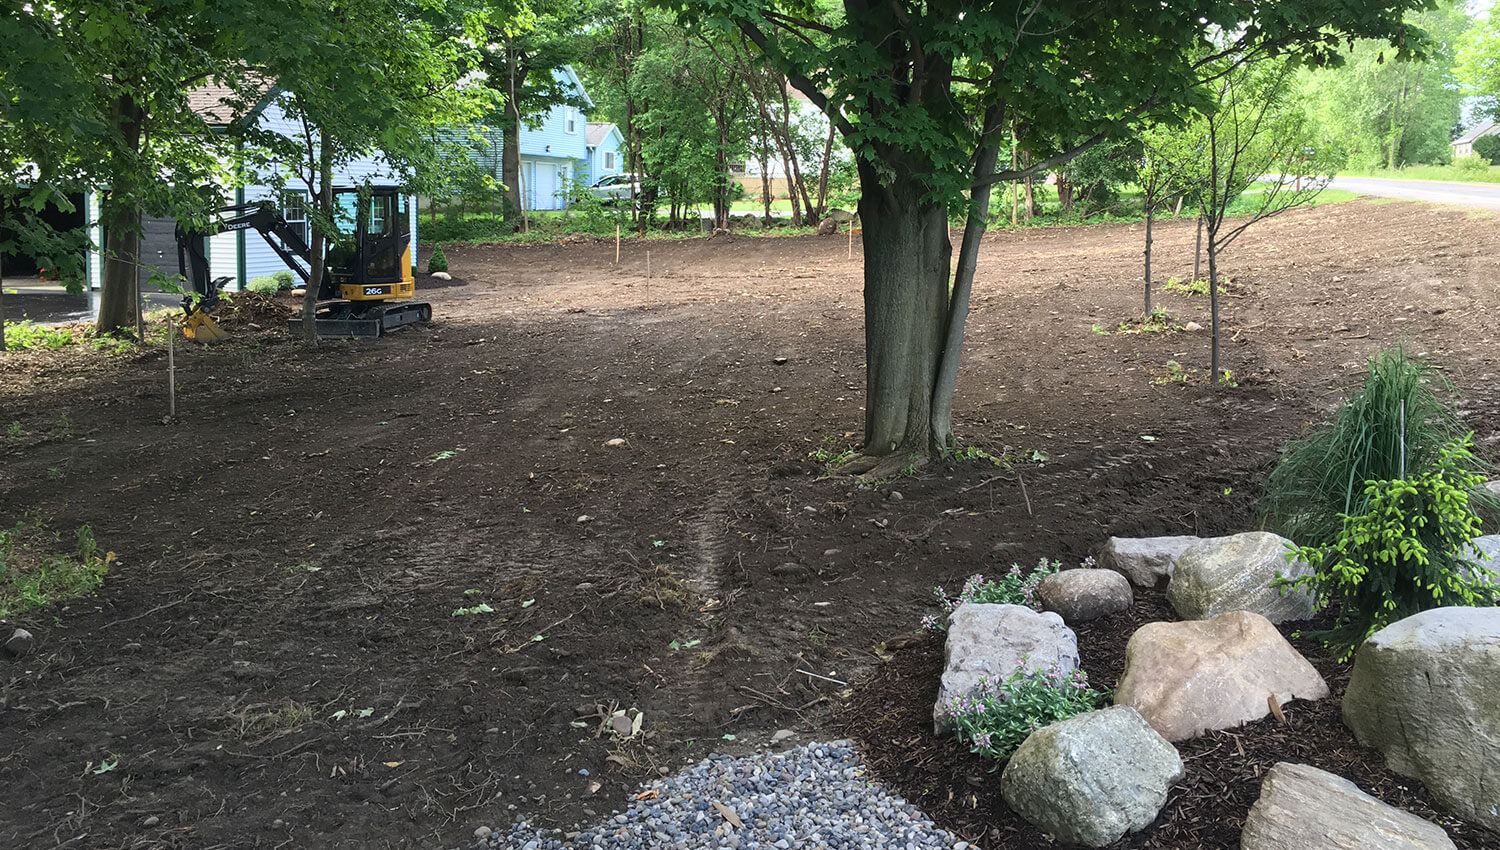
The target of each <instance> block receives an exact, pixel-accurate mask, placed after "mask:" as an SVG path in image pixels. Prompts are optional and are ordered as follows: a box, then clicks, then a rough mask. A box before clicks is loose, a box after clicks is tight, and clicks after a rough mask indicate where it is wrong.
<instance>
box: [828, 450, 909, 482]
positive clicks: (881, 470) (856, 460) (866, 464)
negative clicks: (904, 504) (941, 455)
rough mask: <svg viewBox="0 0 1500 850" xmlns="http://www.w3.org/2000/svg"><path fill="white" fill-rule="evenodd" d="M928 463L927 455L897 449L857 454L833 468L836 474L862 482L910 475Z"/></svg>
mask: <svg viewBox="0 0 1500 850" xmlns="http://www.w3.org/2000/svg"><path fill="white" fill-rule="evenodd" d="M926 465H927V455H925V454H922V453H914V452H902V451H896V452H892V453H891V454H888V455H866V454H857V455H855V456H854V457H852V458H850V459H849V460H847V461H844V462H843V463H841V464H839V465H838V467H836V468H835V469H833V470H832V472H833V474H834V475H848V476H850V477H854V478H858V479H860V481H862V482H870V481H879V480H881V479H884V478H891V477H893V476H896V475H903V474H904V475H910V474H911V473H913V472H915V471H917V470H919V469H921V468H923V467H925V466H926Z"/></svg>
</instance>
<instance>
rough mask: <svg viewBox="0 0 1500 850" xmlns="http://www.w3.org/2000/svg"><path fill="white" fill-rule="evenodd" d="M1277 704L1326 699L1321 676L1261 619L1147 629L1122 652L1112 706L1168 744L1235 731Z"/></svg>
mask: <svg viewBox="0 0 1500 850" xmlns="http://www.w3.org/2000/svg"><path fill="white" fill-rule="evenodd" d="M1273 696H1274V697H1275V699H1276V701H1277V703H1278V704H1285V703H1288V702H1291V701H1292V700H1294V699H1309V700H1316V699H1322V698H1323V697H1326V696H1328V684H1327V683H1326V682H1324V681H1323V677H1322V676H1320V675H1318V671H1317V670H1315V669H1313V666H1312V665H1311V664H1309V663H1308V662H1307V659H1305V658H1303V657H1302V656H1301V655H1300V654H1299V653H1298V652H1297V650H1295V649H1293V648H1292V645H1291V644H1289V643H1287V641H1286V638H1284V637H1282V636H1281V632H1278V631H1277V630H1276V627H1275V626H1273V625H1271V623H1270V621H1269V620H1267V619H1266V618H1265V617H1262V616H1261V615H1259V614H1254V613H1251V612H1248V611H1234V612H1231V613H1228V614H1221V615H1219V616H1218V617H1215V618H1214V619H1212V620H1189V621H1185V622H1180V623H1147V624H1146V625H1144V626H1141V627H1140V628H1139V629H1137V630H1136V632H1135V634H1133V635H1131V636H1130V642H1129V643H1128V644H1126V646H1125V673H1124V675H1122V676H1121V677H1120V685H1119V687H1118V688H1116V689H1115V704H1116V705H1128V706H1131V707H1133V708H1135V710H1136V711H1139V712H1140V713H1141V716H1142V717H1144V718H1145V719H1146V722H1148V723H1150V724H1151V725H1152V727H1154V728H1155V729H1156V731H1158V732H1160V733H1161V734H1162V736H1163V737H1165V738H1166V739H1167V740H1169V741H1185V740H1187V739H1189V738H1195V737H1197V736H1198V735H1201V734H1203V733H1204V732H1206V731H1208V730H1210V729H1232V728H1234V727H1235V726H1239V725H1240V724H1242V723H1248V722H1250V721H1252V720H1259V719H1260V718H1262V717H1265V716H1266V715H1267V714H1270V713H1271V707H1270V705H1269V703H1268V702H1267V697H1273Z"/></svg>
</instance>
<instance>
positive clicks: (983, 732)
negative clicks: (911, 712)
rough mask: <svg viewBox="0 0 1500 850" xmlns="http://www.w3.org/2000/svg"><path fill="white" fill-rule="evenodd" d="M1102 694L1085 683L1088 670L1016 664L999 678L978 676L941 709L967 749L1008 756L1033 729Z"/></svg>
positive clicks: (1085, 707)
mask: <svg viewBox="0 0 1500 850" xmlns="http://www.w3.org/2000/svg"><path fill="white" fill-rule="evenodd" d="M1103 699H1104V694H1103V693H1101V692H1100V691H1096V690H1094V689H1092V688H1090V687H1089V681H1088V674H1087V673H1085V672H1084V671H1082V670H1073V671H1072V672H1070V673H1063V672H1062V671H1061V670H1059V669H1058V668H1057V667H1056V665H1054V666H1053V667H1052V668H1051V669H1049V670H1027V669H1024V668H1023V669H1020V670H1017V671H1016V672H1015V673H1014V674H1013V675H1011V677H1010V678H1008V679H1006V680H1005V681H1004V682H994V681H991V680H988V679H980V680H979V685H978V686H977V687H976V688H974V689H973V690H971V691H969V692H967V693H964V694H960V695H958V696H956V697H954V698H952V699H951V700H949V701H948V704H947V705H945V706H943V712H944V713H945V714H946V715H947V716H948V717H949V718H950V719H952V721H953V726H954V731H955V733H956V734H957V735H958V738H959V740H961V741H965V742H967V743H968V744H969V749H970V751H971V752H973V753H976V754H978V755H982V756H989V757H990V758H994V759H1008V758H1010V757H1011V755H1012V754H1013V753H1015V751H1016V748H1017V747H1019V746H1021V742H1022V741H1025V740H1026V736H1028V735H1030V734H1031V733H1032V732H1035V731H1036V730H1037V729H1040V728H1042V727H1043V726H1048V725H1051V724H1053V723H1057V722H1058V721H1061V720H1067V719H1068V718H1069V717H1073V716H1075V715H1079V714H1083V713H1084V712H1086V711H1093V710H1094V709H1095V708H1097V707H1098V706H1099V704H1100V702H1102V701H1103Z"/></svg>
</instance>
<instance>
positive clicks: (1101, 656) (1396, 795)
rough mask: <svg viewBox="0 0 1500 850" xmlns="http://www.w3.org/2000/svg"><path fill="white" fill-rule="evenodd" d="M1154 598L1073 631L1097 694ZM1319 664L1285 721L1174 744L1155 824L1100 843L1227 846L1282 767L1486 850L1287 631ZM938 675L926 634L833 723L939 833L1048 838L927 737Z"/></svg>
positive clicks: (974, 838) (964, 756)
mask: <svg viewBox="0 0 1500 850" xmlns="http://www.w3.org/2000/svg"><path fill="white" fill-rule="evenodd" d="M1173 619H1176V618H1175V617H1174V616H1172V614H1171V611H1170V608H1169V607H1168V606H1167V604H1166V601H1165V599H1164V598H1163V596H1162V594H1160V593H1154V592H1150V591H1147V592H1139V591H1138V592H1137V601H1136V605H1135V607H1134V608H1133V609H1131V610H1129V611H1124V612H1121V613H1119V614H1115V615H1112V616H1109V617H1104V618H1101V619H1099V620H1096V621H1094V622H1092V623H1087V624H1084V625H1083V626H1080V627H1078V628H1077V632H1078V646H1079V650H1080V653H1081V656H1082V663H1083V667H1084V669H1085V670H1087V671H1088V674H1089V682H1090V683H1091V684H1092V685H1093V686H1094V687H1096V688H1103V687H1109V688H1113V687H1114V686H1115V684H1116V683H1117V682H1118V680H1119V676H1120V674H1121V673H1122V672H1123V670H1124V659H1125V644H1126V643H1127V642H1128V641H1129V640H1130V635H1131V634H1133V633H1134V632H1135V630H1136V629H1137V628H1139V627H1140V626H1141V625H1143V624H1145V623H1147V622H1150V621H1153V620H1173ZM1282 631H1283V634H1285V635H1286V636H1287V638H1288V639H1289V640H1291V641H1292V643H1293V645H1294V646H1296V648H1297V650H1298V651H1299V652H1301V653H1302V654H1303V655H1304V656H1306V657H1307V659H1308V660H1309V661H1311V662H1312V663H1313V665H1314V666H1315V667H1317V668H1318V672H1319V673H1321V674H1322V675H1323V677H1324V678H1325V679H1326V680H1327V681H1328V686H1329V688H1330V689H1331V690H1332V694H1331V695H1330V696H1328V697H1326V698H1324V699H1321V700H1318V701H1316V702H1305V701H1300V700H1299V701H1294V702H1291V703H1288V704H1287V705H1286V706H1285V708H1284V712H1283V713H1284V714H1285V715H1286V723H1285V724H1283V723H1282V722H1281V721H1279V720H1277V719H1275V718H1271V717H1268V718H1266V719H1264V720H1260V721H1257V722H1254V723H1247V724H1245V725H1243V726H1241V727H1239V728H1237V729H1232V730H1225V731H1220V732H1210V733H1209V734H1207V735H1204V736H1202V737H1199V738H1195V739H1193V740H1190V741H1184V742H1181V743H1179V744H1178V745H1177V749H1178V752H1179V753H1181V754H1182V760H1183V763H1184V765H1185V766H1186V768H1187V776H1186V777H1185V778H1184V779H1183V780H1182V781H1181V782H1179V783H1178V784H1177V785H1176V787H1174V788H1173V789H1172V792H1171V795H1170V796H1169V797H1168V798H1167V803H1166V805H1165V806H1164V807H1163V808H1162V810H1161V814H1160V815H1158V816H1157V818H1156V821H1155V822H1154V823H1153V824H1151V825H1150V826H1148V827H1147V828H1146V829H1144V830H1142V831H1141V832H1138V833H1135V834H1134V835H1127V836H1126V837H1124V838H1123V839H1121V840H1120V841H1118V842H1116V843H1114V844H1112V845H1110V847H1113V848H1120V850H1124V848H1130V850H1145V848H1152V850H1166V848H1184V847H1237V846H1239V835H1240V829H1241V828H1242V827H1243V826H1244V823H1245V818H1246V816H1247V815H1248V814H1249V812H1250V807H1251V806H1252V805H1254V804H1255V801H1256V799H1258V798H1259V797H1260V783H1261V778H1262V777H1264V776H1265V774H1266V771H1268V770H1270V769H1271V767H1272V765H1274V764H1276V763H1277V762H1282V761H1289V762H1296V763H1301V764H1310V765H1313V766H1315V767H1318V768H1321V769H1323V770H1327V771H1329V772H1331V773H1336V774H1338V775H1339V776H1343V777H1345V778H1347V779H1349V780H1350V781H1352V782H1354V783H1355V784H1357V785H1358V786H1359V787H1360V788H1361V789H1363V790H1364V791H1366V792H1367V793H1369V794H1371V795H1373V796H1375V797H1378V798H1379V799H1381V800H1383V801H1385V802H1386V803H1389V804H1390V805H1393V806H1396V807H1397V808H1401V809H1405V810H1406V811H1408V812H1411V813H1413V814H1415V815H1417V816H1418V817H1422V818H1426V819H1427V820H1430V821H1432V822H1434V823H1436V824H1438V825H1440V826H1442V827H1443V829H1445V830H1446V831H1447V832H1448V835H1449V836H1450V837H1451V838H1452V839H1453V843H1454V844H1456V845H1457V846H1458V847H1459V848H1462V850H1470V848H1472V849H1473V850H1479V848H1494V847H1495V846H1496V842H1495V839H1494V837H1493V836H1491V835H1489V834H1488V833H1486V832H1485V831H1484V830H1482V829H1481V828H1479V827H1477V826H1474V825H1472V824H1469V823H1467V822H1465V821H1462V820H1459V819H1457V818H1454V817H1452V816H1451V815H1448V814H1445V813H1443V812H1442V811H1441V810H1440V809H1438V808H1437V807H1436V806H1435V805H1434V804H1433V802H1432V801H1431V798H1430V797H1429V796H1428V795H1427V793H1426V791H1425V790H1424V789H1423V788H1422V787H1421V784H1420V783H1419V782H1417V781H1416V780H1413V779H1407V778H1404V777H1401V776H1397V775H1396V774H1394V773H1392V772H1391V771H1390V770H1388V769H1387V768H1386V766H1385V760H1384V759H1383V758H1382V757H1381V755H1380V753H1379V752H1378V751H1376V750H1372V749H1369V748H1367V747H1363V746H1361V745H1360V744H1359V743H1358V742H1357V741H1355V740H1354V736H1353V734H1351V733H1350V732H1349V730H1348V728H1346V727H1345V726H1344V723H1343V719H1342V712H1341V710H1340V705H1341V703H1342V700H1343V694H1344V689H1345V687H1346V686H1347V685H1348V682H1349V665H1347V664H1339V663H1338V662H1336V661H1334V660H1333V659H1332V658H1330V657H1329V656H1328V654H1327V653H1326V652H1325V651H1324V650H1323V648H1322V647H1321V646H1319V645H1318V644H1317V643H1314V642H1311V641H1307V640H1304V639H1301V638H1295V637H1293V636H1292V632H1293V631H1294V629H1290V628H1286V627H1283V628H1282ZM942 670H943V640H942V635H940V634H932V635H929V636H928V637H927V638H926V639H925V640H923V641H922V642H920V643H919V644H917V645H915V646H912V647H910V648H908V649H905V650H903V651H901V652H899V653H898V654H897V655H896V658H895V660H893V661H890V662H888V663H886V664H885V665H883V666H882V667H880V668H879V669H878V670H876V671H874V673H872V674H871V676H870V677H869V678H868V679H866V680H864V681H863V682H861V683H858V684H856V686H855V689H854V694H853V696H852V698H851V699H850V700H849V702H848V703H847V704H846V705H845V706H844V707H843V708H842V710H841V715H840V718H839V720H840V723H841V725H842V727H843V730H844V731H845V733H846V734H848V735H849V736H850V737H852V738H854V739H856V740H857V741H859V743H860V745H861V752H862V754H863V755H864V757H865V760H866V761H867V762H868V763H869V764H870V765H871V767H872V769H873V771H874V773H875V775H876V776H877V777H878V778H880V779H881V780H882V781H884V782H886V783H887V784H889V785H890V786H891V787H892V788H893V789H894V790H895V791H897V792H898V793H900V794H901V795H903V796H904V797H906V799H907V800H909V801H910V802H912V803H915V804H916V805H917V806H918V807H919V808H921V809H922V810H923V811H925V812H926V813H927V814H928V815H929V816H930V817H931V818H932V819H933V820H934V821H936V822H937V824H938V825H939V826H943V827H946V828H947V829H948V830H950V831H951V832H953V833H954V834H955V835H957V836H959V837H960V838H962V839H964V840H966V841H968V842H970V843H971V844H974V845H976V846H979V847H983V848H986V850H1031V848H1036V847H1044V846H1050V845H1051V843H1052V842H1051V840H1050V839H1048V838H1047V837H1045V836H1044V835H1043V834H1042V833H1041V832H1039V831H1037V829H1036V828H1035V827H1033V826H1032V825H1031V824H1029V823H1027V822H1026V821H1025V820H1023V819H1021V817H1020V816H1018V815H1016V814H1015V813H1014V812H1012V811H1011V810H1010V808H1009V807H1007V806H1006V805H1005V800H1004V799H1003V798H1002V797H1001V796H1000V771H1001V769H1003V768H1004V766H1005V765H1004V763H1003V762H996V761H994V760H993V759H988V758H984V757H982V756H977V755H974V754H972V753H970V752H969V751H968V747H967V746H965V745H964V744H961V743H959V742H958V740H957V739H956V738H954V737H953V736H951V735H950V736H945V737H942V738H939V737H936V736H935V735H933V733H932V703H933V701H934V700H935V699H936V698H937V683H938V677H939V676H940V675H941V674H942Z"/></svg>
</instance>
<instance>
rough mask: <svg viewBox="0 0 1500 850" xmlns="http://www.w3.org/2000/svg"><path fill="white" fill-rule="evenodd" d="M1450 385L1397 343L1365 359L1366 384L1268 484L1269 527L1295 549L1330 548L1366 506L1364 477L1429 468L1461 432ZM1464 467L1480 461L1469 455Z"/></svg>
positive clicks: (1286, 453)
mask: <svg viewBox="0 0 1500 850" xmlns="http://www.w3.org/2000/svg"><path fill="white" fill-rule="evenodd" d="M1454 400H1455V396H1454V389H1453V385H1452V384H1451V383H1449V382H1448V380H1447V379H1446V378H1444V377H1443V376H1442V375H1441V374H1439V373H1438V372H1437V371H1435V370H1434V369H1432V368H1431V367H1429V366H1427V365H1426V364H1424V363H1422V361H1420V360H1418V359H1417V358H1416V357H1413V356H1410V355H1408V354H1407V353H1406V351H1405V350H1404V349H1402V348H1400V347H1397V348H1394V349H1392V350H1390V351H1386V352H1381V353H1379V354H1377V355H1375V356H1374V357H1372V358H1371V359H1370V374H1369V377H1368V378H1366V379H1365V384H1364V386H1363V387H1362V388H1361V389H1360V391H1359V392H1357V393H1355V394H1354V395H1353V396H1352V397H1350V399H1349V400H1348V401H1347V402H1345V403H1344V406H1343V407H1342V408H1340V409H1339V411H1338V413H1337V414H1336V415H1335V416H1334V418H1333V420H1332V421H1331V422H1329V423H1328V424H1326V425H1323V426H1321V427H1319V428H1316V429H1314V430H1313V431H1311V432H1309V433H1308V434H1307V435H1306V436H1304V437H1302V438H1300V439H1298V440H1295V441H1293V442H1292V443H1290V444H1288V445H1287V447H1286V448H1285V450H1283V452H1282V456H1281V461H1280V463H1278V464H1277V465H1276V468H1275V470H1273V471H1272V472H1271V476H1270V478H1269V479H1268V480H1267V481H1266V488H1265V493H1264V494H1263V495H1262V496H1261V512H1262V514H1263V515H1264V518H1265V521H1266V527H1267V528H1268V529H1270V530H1271V531H1274V532H1276V533H1277V534H1280V535H1281V536H1282V537H1285V538H1288V539H1289V540H1292V541H1294V542H1296V543H1297V544H1298V545H1300V546H1330V545H1332V544H1333V543H1334V542H1335V541H1336V540H1337V539H1338V537H1339V535H1340V533H1341V532H1342V531H1343V527H1344V518H1345V517H1350V516H1361V515H1363V514H1365V513H1367V512H1368V511H1369V509H1370V494H1369V491H1368V489H1367V487H1366V482H1369V481H1391V480H1394V479H1398V478H1404V477H1406V470H1409V469H1410V470H1422V469H1427V468H1430V467H1431V465H1432V464H1433V462H1434V461H1435V460H1436V458H1437V457H1438V454H1439V453H1440V452H1442V451H1443V449H1444V447H1445V446H1448V445H1450V444H1452V443H1453V441H1455V440H1458V439H1461V438H1462V437H1463V431H1461V430H1460V429H1459V425H1458V414H1457V412H1456V410H1455V408H1454ZM1465 462H1466V463H1467V464H1468V466H1467V467H1466V469H1467V470H1469V471H1473V472H1475V473H1479V472H1482V471H1483V470H1484V465H1483V464H1482V463H1480V461H1479V460H1478V459H1477V458H1475V457H1474V456H1473V455H1469V456H1468V458H1467V459H1466V460H1465Z"/></svg>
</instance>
